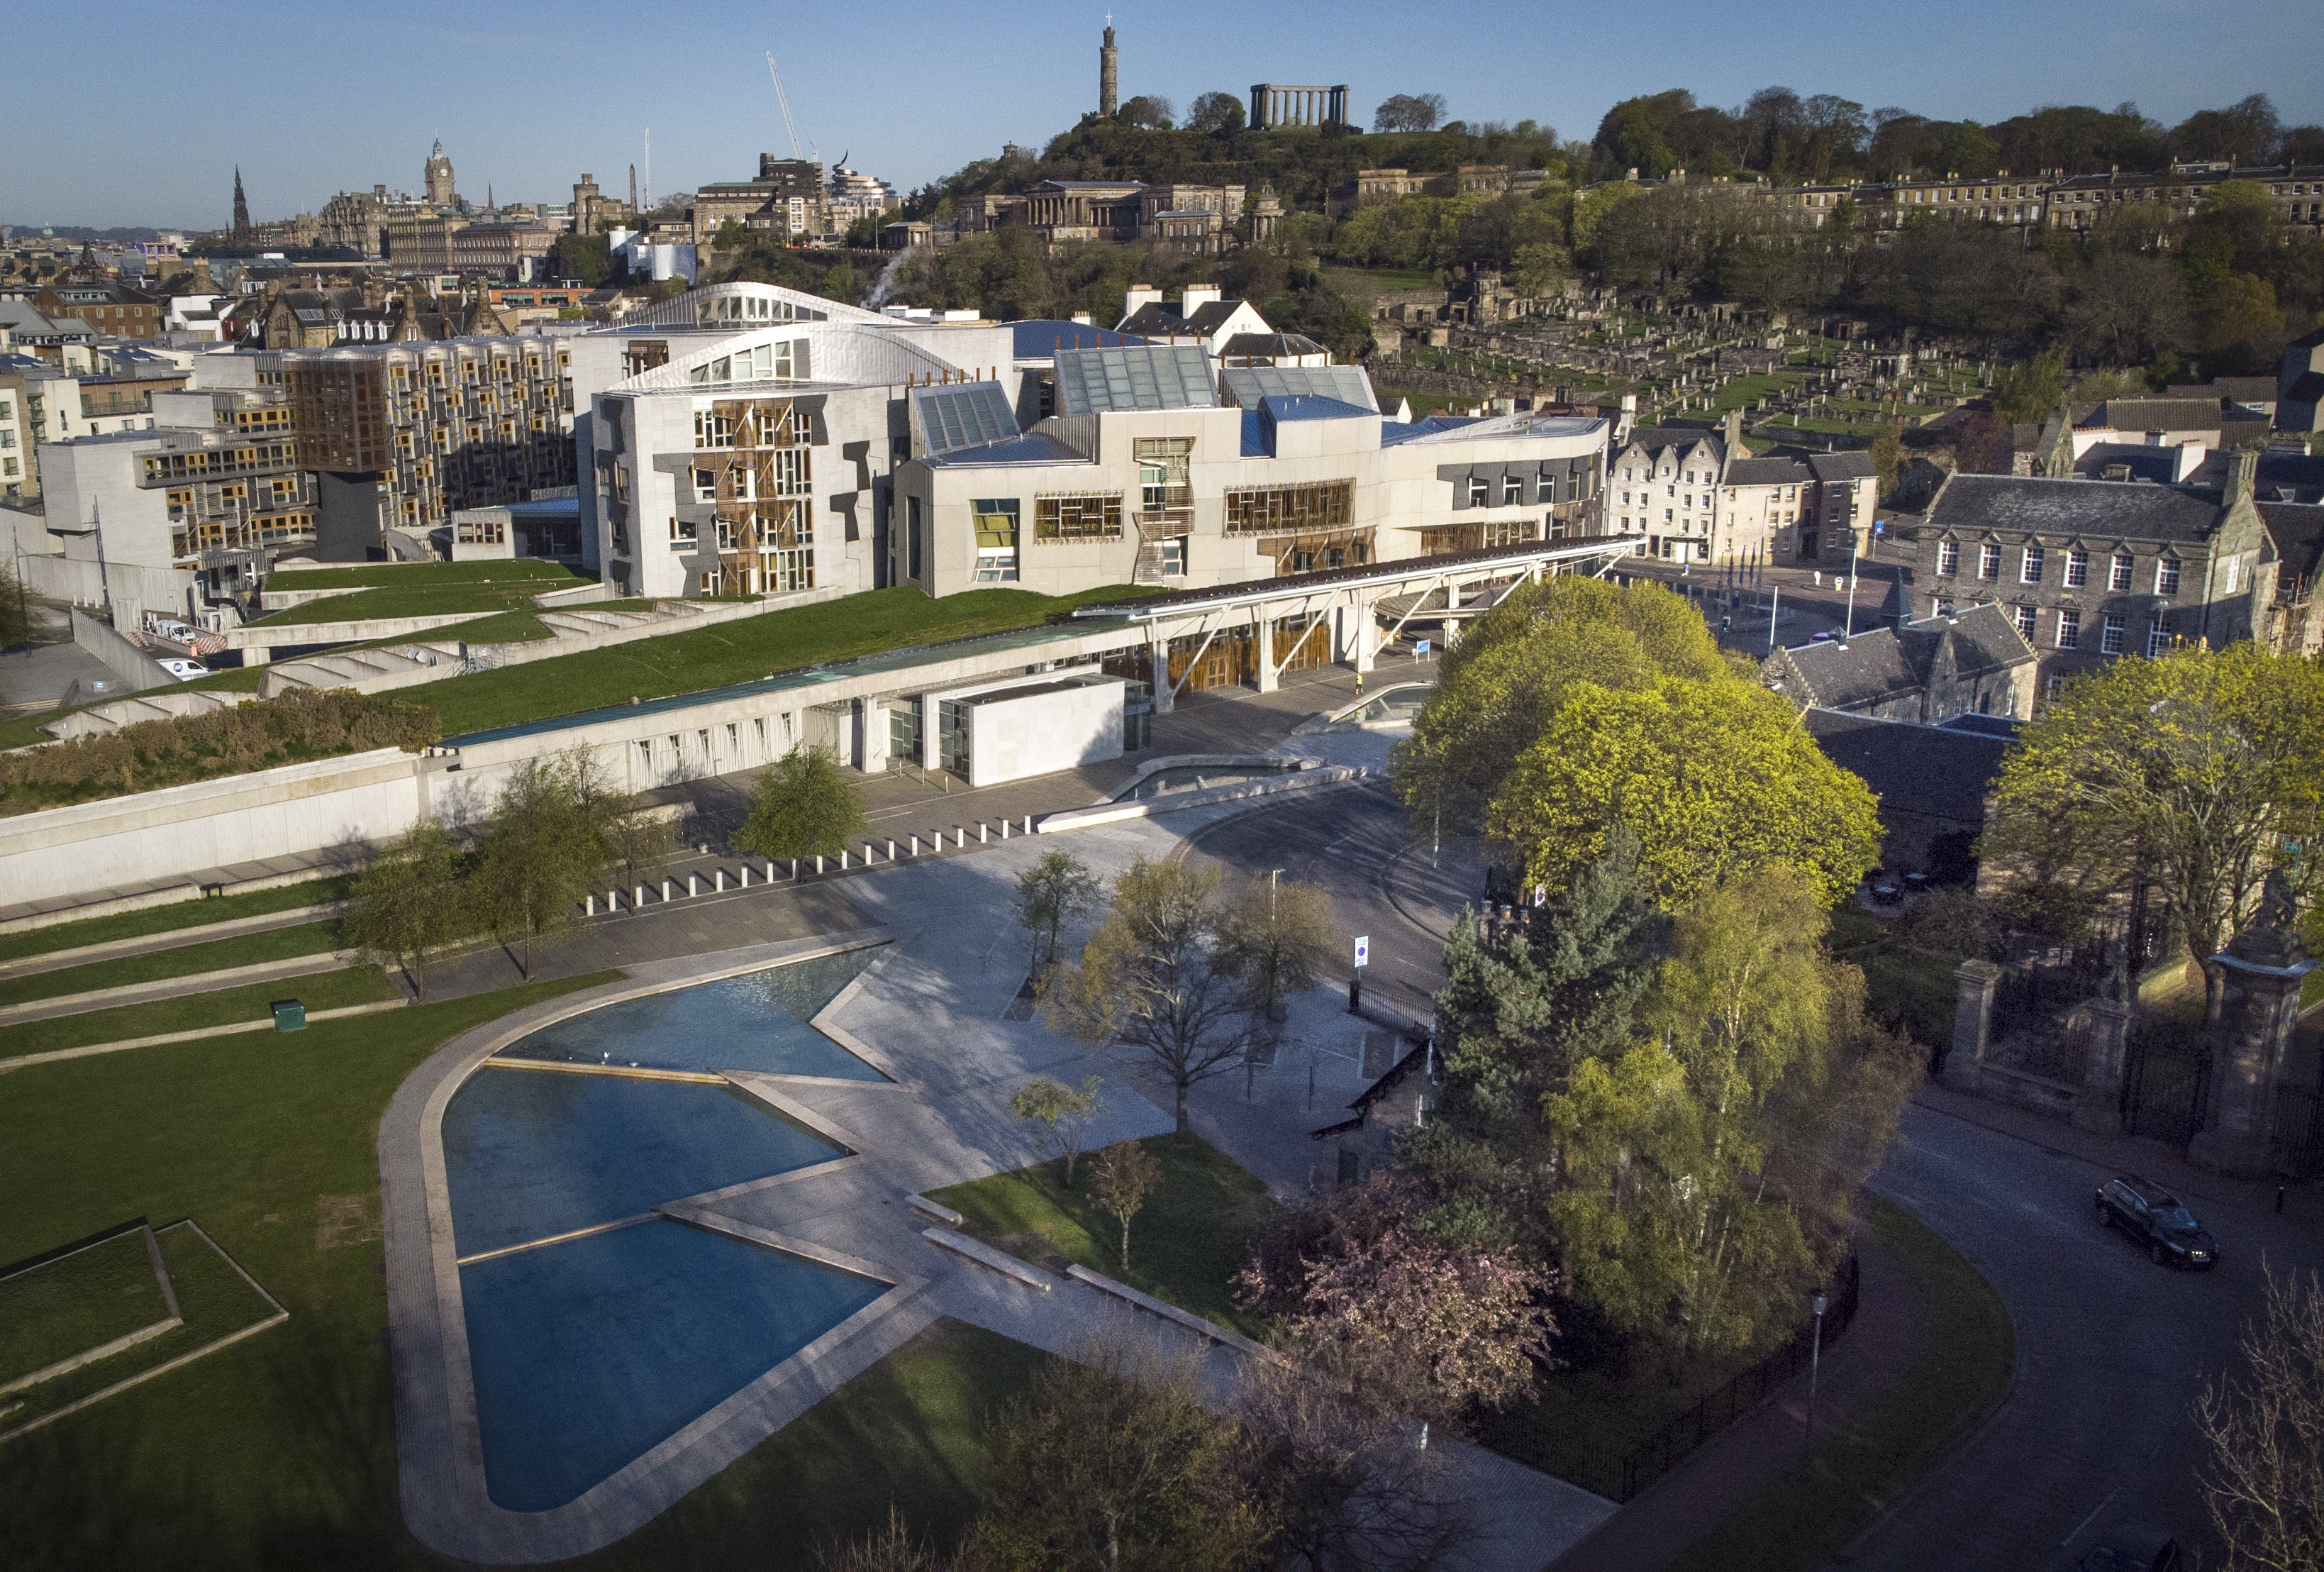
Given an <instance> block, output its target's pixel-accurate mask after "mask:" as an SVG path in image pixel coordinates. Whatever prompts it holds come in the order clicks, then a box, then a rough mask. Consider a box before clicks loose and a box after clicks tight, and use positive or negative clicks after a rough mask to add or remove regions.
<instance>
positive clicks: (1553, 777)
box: [1486, 676, 1880, 909]
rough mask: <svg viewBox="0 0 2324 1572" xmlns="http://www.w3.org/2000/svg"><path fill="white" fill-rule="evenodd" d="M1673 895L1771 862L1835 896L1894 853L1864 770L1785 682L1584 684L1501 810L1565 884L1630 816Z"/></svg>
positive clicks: (1644, 856) (1556, 886)
mask: <svg viewBox="0 0 2324 1572" xmlns="http://www.w3.org/2000/svg"><path fill="white" fill-rule="evenodd" d="M1618 825H1619V826H1624V827H1627V828H1628V829H1629V830H1630V831H1631V833H1632V834H1634V835H1636V836H1637V840H1638V859H1639V871H1640V875H1641V877H1642V879H1643V881H1644V882H1645V883H1646V888H1647V889H1648V891H1649V892H1651V894H1652V895H1653V897H1654V899H1655V902H1657V903H1658V904H1660V905H1662V906H1664V907H1665V908H1666V909H1675V908H1678V907H1683V906H1686V905H1689V904H1691V903H1692V902H1694V901H1695V900H1697V899H1698V898H1699V897H1701V895H1702V894H1703V893H1704V892H1707V891H1709V890H1710V889H1711V888H1712V887H1713V886H1715V885H1717V884H1719V883H1722V882H1724V881H1727V880H1729V879H1733V878H1736V877H1738V876H1740V875H1742V874H1748V873H1751V872H1754V871H1756V870H1757V869H1761V868H1767V867H1788V868H1791V869H1793V870H1794V871H1796V872H1797V873H1798V874H1800V875H1801V876H1802V877H1803V878H1804V879H1805V880H1806V881H1807V883H1808V885H1809V887H1810V888H1811V889H1812V891H1813V892H1814V893H1815V895H1816V897H1817V899H1819V900H1820V901H1821V902H1823V903H1824V904H1826V905H1830V904H1831V903H1832V902H1837V901H1839V900H1840V898H1841V897H1842V896H1844V895H1846V894H1847V893H1848V892H1849V891H1850V890H1851V889H1853V888H1854V887H1855V885H1856V883H1857V882H1858V880H1860V879H1861V878H1863V876H1864V874H1865V871H1866V870H1867V869H1868V868H1870V867H1871V866H1872V865H1874V863H1875V862H1876V861H1877V859H1878V856H1879V853H1880V818H1879V813H1878V811H1877V807H1876V805H1875V803H1874V800H1873V797H1872V793H1871V791H1870V790H1869V789H1868V788H1867V787H1866V785H1865V784H1864V782H1863V781H1861V780H1859V779H1858V777H1856V776H1855V775H1853V774H1850V773H1849V772H1847V771H1845V770H1843V769H1841V768H1840V767H1839V766H1838V765H1836V764H1834V763H1832V762H1831V760H1830V759H1827V758H1826V757H1824V755H1823V754H1822V752H1821V750H1819V749H1818V748H1817V746H1816V744H1815V741H1814V739H1813V738H1812V737H1810V736H1809V735H1808V734H1807V732H1806V730H1805V728H1803V726H1801V725H1800V723H1799V720H1798V717H1796V716H1795V715H1794V713H1793V711H1792V708H1791V707H1790V706H1789V705H1787V704H1785V703H1784V701H1783V700H1782V699H1781V698H1777V697H1776V696H1775V694H1773V693H1770V692H1768V691H1767V690H1766V689H1763V688H1760V687H1757V685H1755V684H1753V683H1749V682H1746V681H1744V680H1740V679H1738V678H1733V677H1726V676H1721V677H1718V678H1715V679H1711V680H1686V679H1683V678H1674V677H1663V678H1658V679H1656V680H1655V681H1654V682H1653V683H1652V684H1651V685H1650V686H1644V687H1636V688H1629V689H1607V688H1603V687H1600V686H1599V685H1598V684H1596V683H1594V682H1581V683H1576V684H1575V685H1573V687H1572V689H1571V690H1570V691H1569V692H1568V693H1567V694H1566V696H1565V698H1564V700H1563V703H1562V704H1560V705H1559V706H1558V708H1557V710H1556V713H1555V714H1554V715H1553V716H1552V717H1550V719H1549V724H1548V725H1547V726H1546V727H1545V729H1544V730H1543V732H1542V733H1541V735H1540V737H1539V740H1537V741H1535V743H1534V744H1532V745H1531V746H1530V747H1528V748H1526V750H1525V752H1524V753H1523V754H1520V755H1519V756H1518V758H1517V767H1516V769H1515V770H1514V771H1512V772H1510V774H1509V776H1508V779H1507V780H1506V781H1504V782H1503V783H1502V785H1501V789H1500V791H1499V792H1498V793H1497V794H1496V795H1495V796H1494V797H1493V799H1492V800H1491V802H1490V804H1489V807H1488V808H1487V810H1486V828H1487V830H1488V832H1489V834H1491V835H1492V836H1493V837H1495V838H1496V839H1498V840H1499V841H1500V842H1502V843H1503V844H1504V845H1505V846H1508V849H1509V851H1510V852H1511V854H1512V855H1514V856H1515V857H1516V858H1517V860H1519V861H1521V862H1522V863H1523V865H1524V866H1525V870H1526V881H1527V882H1528V883H1539V884H1546V885H1548V886H1549V887H1550V888H1551V889H1553V890H1562V889H1563V888H1565V886H1566V884H1567V883H1568V882H1569V881H1570V880H1571V879H1572V876H1573V874H1575V872H1577V871H1578V870H1579V869H1580V868H1582V866H1583V865H1585V864H1588V863H1590V862H1591V861H1592V860H1594V859H1595V858H1597V857H1599V856H1600V855H1603V853H1604V852H1605V850H1606V846H1607V844H1608V838H1609V836H1610V835H1611V834H1612V832H1613V830H1614V828H1615V827H1616V826H1618Z"/></svg>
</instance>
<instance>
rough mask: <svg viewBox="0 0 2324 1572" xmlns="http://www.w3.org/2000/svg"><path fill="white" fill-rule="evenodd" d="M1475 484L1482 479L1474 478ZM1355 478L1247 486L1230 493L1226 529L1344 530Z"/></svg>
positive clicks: (1234, 532)
mask: <svg viewBox="0 0 2324 1572" xmlns="http://www.w3.org/2000/svg"><path fill="white" fill-rule="evenodd" d="M1470 484H1471V485H1480V484H1481V482H1480V480H1478V479H1477V478H1475V477H1471V483H1470ZM1355 492H1356V483H1355V482H1354V481H1352V480H1319V481H1313V482H1310V483H1309V484H1307V485H1264V486H1244V487H1238V488H1236V489H1234V490H1231V491H1229V492H1228V493H1227V495H1226V532H1227V533H1228V534H1230V535H1265V534H1277V533H1281V532H1287V531H1295V530H1344V529H1346V528H1347V527H1348V517H1349V514H1350V513H1351V512H1352V511H1353V508H1354V504H1355Z"/></svg>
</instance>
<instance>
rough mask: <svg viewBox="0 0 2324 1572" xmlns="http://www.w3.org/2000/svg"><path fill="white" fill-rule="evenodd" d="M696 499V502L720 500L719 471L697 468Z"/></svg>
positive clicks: (695, 476)
mask: <svg viewBox="0 0 2324 1572" xmlns="http://www.w3.org/2000/svg"><path fill="white" fill-rule="evenodd" d="M694 500H695V501H696V502H716V501H717V500H718V472H717V471H716V470H715V469H696V471H695V472H694Z"/></svg>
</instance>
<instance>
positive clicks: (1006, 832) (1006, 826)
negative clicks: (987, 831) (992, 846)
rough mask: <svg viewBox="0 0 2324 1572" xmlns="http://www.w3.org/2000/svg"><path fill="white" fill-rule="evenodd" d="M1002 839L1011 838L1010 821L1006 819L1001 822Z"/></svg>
mask: <svg viewBox="0 0 2324 1572" xmlns="http://www.w3.org/2000/svg"><path fill="white" fill-rule="evenodd" d="M1008 838H1009V821H1008V820H1007V819H1005V818H1004V819H1002V820H1001V839H1002V840H1007V839H1008Z"/></svg>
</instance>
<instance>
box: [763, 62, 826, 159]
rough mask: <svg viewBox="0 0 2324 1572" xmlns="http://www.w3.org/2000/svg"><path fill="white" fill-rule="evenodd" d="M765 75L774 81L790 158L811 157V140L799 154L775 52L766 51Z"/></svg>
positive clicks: (789, 107)
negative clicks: (787, 139) (788, 141)
mask: <svg viewBox="0 0 2324 1572" xmlns="http://www.w3.org/2000/svg"><path fill="white" fill-rule="evenodd" d="M767 75H769V76H770V77H772V78H773V79H775V102H776V103H777V104H778V105H779V106H781V107H782V111H783V131H784V133H785V134H787V135H788V136H789V137H790V139H791V156H792V157H793V158H809V157H813V156H814V154H815V151H816V148H815V143H814V142H813V141H812V140H810V141H809V142H808V143H807V152H806V153H801V152H799V139H798V126H797V125H793V124H792V123H791V100H790V95H789V94H788V93H786V92H784V91H783V74H782V72H780V71H779V70H777V69H775V51H772V50H769V51H767Z"/></svg>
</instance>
